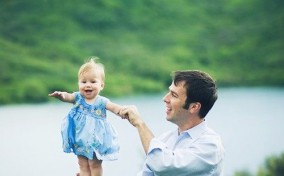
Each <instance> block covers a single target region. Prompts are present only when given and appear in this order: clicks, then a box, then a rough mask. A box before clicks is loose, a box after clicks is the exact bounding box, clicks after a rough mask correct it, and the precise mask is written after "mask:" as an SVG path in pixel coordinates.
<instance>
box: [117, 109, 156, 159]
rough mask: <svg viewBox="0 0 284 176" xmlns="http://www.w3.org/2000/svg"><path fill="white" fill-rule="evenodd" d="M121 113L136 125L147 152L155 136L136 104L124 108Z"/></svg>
mask: <svg viewBox="0 0 284 176" xmlns="http://www.w3.org/2000/svg"><path fill="white" fill-rule="evenodd" d="M119 114H120V115H121V116H123V117H124V118H127V119H128V121H129V122H130V123H131V124H132V125H133V126H134V127H136V129H137V130H138V133H139V136H140V140H141V142H142V145H143V148H144V151H145V153H146V154H147V153H148V150H149V146H150V143H151V140H152V139H153V138H154V135H153V133H152V131H151V130H150V129H149V128H148V126H147V125H146V123H145V122H144V121H143V120H142V119H141V117H140V114H139V112H138V110H137V108H136V106H128V107H125V108H123V109H122V110H121V111H120V112H119Z"/></svg>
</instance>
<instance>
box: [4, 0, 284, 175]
mask: <svg viewBox="0 0 284 176" xmlns="http://www.w3.org/2000/svg"><path fill="white" fill-rule="evenodd" d="M283 5H284V2H283V1H281V0H262V1H259V0H231V1H225V0H215V1H199V0H175V1H174V2H173V1H172V0H163V1H161V0H156V1H151V0H143V1H141V0H71V1H70V0H61V1H58V0H1V2H0V121H1V122H0V123H2V128H0V130H3V131H2V132H3V133H5V134H9V132H8V133H7V130H8V129H10V128H7V126H9V125H11V123H12V124H13V125H18V126H14V128H12V130H13V129H15V128H18V127H19V126H20V124H21V123H22V120H23V118H24V115H22V114H25V113H23V112H22V111H21V110H23V109H22V108H23V107H26V106H27V107H26V108H27V109H25V108H24V109H25V110H23V111H24V112H25V111H28V113H27V114H29V115H27V116H29V117H30V115H31V114H34V113H33V110H34V107H35V106H34V105H36V104H39V103H40V104H42V106H44V107H42V108H43V109H44V110H42V112H45V111H53V110H54V109H53V108H58V106H59V107H61V106H62V104H60V103H59V102H58V101H56V100H52V99H51V98H49V97H48V96H47V95H48V93H50V92H52V91H54V90H65V91H69V92H72V91H76V90H77V72H78V69H79V67H80V66H81V65H82V64H83V63H84V62H85V61H86V60H87V59H88V58H89V57H90V56H97V57H99V58H100V60H99V62H101V63H103V64H104V66H105V71H106V85H105V89H104V90H103V92H102V95H104V96H107V97H110V98H113V99H114V100H117V101H118V102H121V103H123V104H124V103H133V104H138V105H139V104H141V106H140V108H141V109H143V110H145V111H147V112H148V111H149V114H147V113H145V115H153V111H156V109H154V110H153V109H151V107H149V108H150V109H151V110H149V109H148V110H147V109H146V108H147V106H146V105H145V104H147V102H148V100H147V101H146V100H144V99H143V98H142V99H143V100H141V97H144V96H146V97H148V98H151V97H152V99H151V100H149V102H152V101H155V102H159V103H161V104H159V103H158V104H157V105H155V106H157V109H158V107H162V108H163V104H162V101H161V99H162V95H161V93H163V92H164V91H166V90H167V87H168V86H169V83H170V82H171V77H170V74H171V72H172V71H174V70H181V69H198V70H203V71H206V72H208V73H209V74H211V75H212V76H213V77H214V78H215V79H216V81H217V84H218V86H219V88H220V92H221V93H220V95H221V96H220V103H219V104H217V105H216V106H217V107H216V109H217V110H218V107H220V111H217V110H216V111H217V112H216V113H214V111H213V113H212V115H214V114H215V115H217V116H222V115H224V114H226V113H222V112H224V111H225V110H228V109H230V111H229V112H228V111H227V112H228V116H230V115H231V113H235V116H236V118H238V117H239V116H242V117H243V118H244V119H246V118H248V117H245V114H247V113H244V111H242V110H239V109H238V108H239V107H240V106H239V105H240V104H243V103H244V102H247V103H248V102H249V103H251V104H249V105H252V104H253V105H255V106H256V108H255V109H254V110H255V112H256V111H259V110H260V109H261V110H264V111H265V110H266V111H265V112H258V113H259V114H257V115H255V114H254V115H251V116H252V117H256V116H261V115H263V118H264V119H267V118H268V117H269V119H267V120H272V119H271V118H276V117H278V119H277V120H275V119H274V120H275V121H278V124H279V123H280V122H283V123H284V120H283V119H282V118H280V117H283V113H284V112H283V110H282V109H283V108H281V107H280V106H283V101H282V100H283V99H282V98H284V97H283V94H284V58H283V54H284V11H283ZM228 92H229V93H228ZM222 95H223V96H224V97H222ZM133 97H135V98H133ZM153 97H154V98H153ZM127 98H130V99H131V100H133V101H131V102H129V101H128V99H127ZM132 98H133V99H132ZM236 99H238V100H240V101H239V102H238V101H237V102H238V103H239V104H237V103H236V102H235V100H236ZM248 99H250V100H258V99H259V101H254V102H253V103H252V102H251V101H248ZM51 101H52V102H51ZM231 101H234V103H232V102H231ZM142 102H144V103H142ZM222 102H224V104H221V103H222ZM264 102H273V103H272V104H263V103H264ZM50 103H52V104H56V106H52V105H50ZM230 103H231V106H230V107H227V106H229V104H230ZM27 104H29V105H27ZM225 105H226V106H225ZM270 105H271V107H270ZM51 107H53V108H51ZM64 107H65V106H64ZM64 107H61V108H59V109H60V110H61V111H60V113H58V114H66V113H67V112H68V108H69V107H68V108H67V109H66V107H65V108H64ZM267 107H270V108H267ZM19 108H20V110H19ZM46 108H47V109H46ZM266 108H267V109H266ZM39 109H40V108H39ZM213 109H214V108H213ZM10 111H11V112H10ZM58 111H59V110H58ZM157 111H158V112H161V113H163V109H162V110H157ZM21 112H22V114H19V113H21ZM55 112H57V110H56V111H55ZM236 112H239V114H238V113H237V114H236ZM253 112H254V111H253ZM8 114H9V115H8ZM39 114H41V113H40V112H39ZM157 115H158V114H157ZM215 115H214V116H215ZM18 116H23V117H22V119H20V120H19V119H17V118H19V117H18ZM63 116H64V115H63ZM63 116H62V115H61V116H57V117H56V118H57V119H60V118H61V117H63ZM159 116H161V117H163V116H164V115H159ZM251 116H249V117H251ZM11 117H14V118H15V120H14V121H13V122H11V119H14V118H11ZM35 118H36V117H35ZM214 118H215V117H213V118H212V121H214V120H213V119H214ZM251 119H254V118H251ZM163 120H164V119H159V121H163ZM217 120H218V119H217ZM227 120H228V119H227ZM281 120H282V121H281ZM220 121H222V120H220ZM217 122H219V121H217ZM261 122H263V125H265V124H267V121H265V120H264V121H261ZM261 122H260V123H261ZM59 123H60V122H59ZM116 123H118V122H116ZM149 123H151V121H150V120H149ZM228 123H232V122H228ZM244 123H245V121H244ZM4 124H5V125H6V126H5V127H6V128H4ZM217 124H222V123H217ZM217 124H216V125H215V123H214V122H212V125H213V126H215V128H217V129H218V128H221V129H220V131H219V132H220V133H221V134H223V135H225V139H224V143H225V144H227V143H230V142H232V141H230V140H229V139H230V135H228V134H230V130H231V128H226V127H225V128H224V126H226V124H223V126H218V125H217ZM26 125H27V126H26V127H27V128H28V127H29V126H30V125H31V124H26ZM58 125H59V124H58ZM158 125H159V123H158ZM274 125H275V124H271V126H270V127H269V128H265V129H266V130H267V131H265V130H264V132H265V134H268V133H269V134H271V136H270V135H268V136H267V138H274V137H275V136H274V135H272V134H274V132H275V133H276V131H273V130H275V129H277V130H278V131H277V132H280V134H284V130H283V129H278V128H277V127H276V126H274ZM276 125H277V124H276ZM0 127H1V126H0ZM57 127H58V126H53V127H52V128H51V129H53V128H57ZM261 127H263V126H261V125H260V126H259V129H260V128H261ZM266 127H267V126H266ZM123 128H124V127H123ZM126 128H131V127H130V126H129V127H128V126H127V127H126ZM153 128H156V127H154V126H153ZM279 128H280V127H279ZM217 129H216V130H217ZM250 130H251V129H248V131H247V133H249V131H250ZM157 132H160V131H157ZM3 133H1V134H0V136H1V135H2V137H3V139H7V141H6V142H8V141H9V140H10V138H11V136H6V138H5V137H4V136H3ZM134 133H135V132H134ZM247 133H244V135H245V134H247ZM29 134H34V131H31V133H29ZM29 134H27V136H29ZM55 135H59V134H57V133H56V134H55ZM12 136H13V135H12ZM15 136H17V135H16V134H15ZM46 136H49V135H47V134H46ZM59 140H60V139H59ZM134 140H137V143H138V144H137V145H138V146H139V145H140V144H139V140H138V139H134ZM4 141H5V140H4ZM16 141H17V140H15V143H16ZM279 141H284V138H283V137H282V136H279V137H276V138H275V141H273V142H271V141H268V144H264V145H265V146H269V145H271V143H274V142H275V143H277V142H279ZM4 143H5V142H4ZM228 145H229V144H228ZM275 145H277V146H279V145H280V147H279V148H277V149H275V150H274V151H273V150H270V152H266V153H263V152H262V154H261V155H258V154H256V155H255V156H261V157H260V158H261V159H259V160H258V162H259V163H261V161H265V158H266V156H267V155H268V156H270V154H275V153H276V156H273V157H272V159H271V158H270V159H271V160H273V163H274V164H272V165H273V166H271V168H274V170H277V169H278V164H277V163H278V161H279V163H280V164H279V165H282V172H280V173H282V175H283V174H284V171H283V170H284V169H283V167H284V166H283V165H284V161H283V160H284V157H283V156H282V155H281V154H279V153H281V151H282V150H283V151H284V144H283V143H282V144H281V143H280V144H279V145H278V143H277V144H275ZM282 145H283V146H282ZM8 146H9V145H7V148H6V149H7V150H11V149H9V148H10V147H8ZM26 147H27V146H26ZM60 147H61V146H59V147H58V146H57V148H60ZM232 147H233V146H232ZM235 147H236V148H238V147H237V146H235ZM233 148H234V147H233ZM233 148H232V152H233V151H234V149H233ZM252 148H255V146H253V147H252ZM0 149H1V147H0ZM2 149H3V148H2ZM229 149H230V148H229ZM229 153H230V152H229ZM245 155H247V154H245ZM229 156H230V155H229ZM279 156H280V158H277V157H279ZM281 156H282V158H281ZM3 157H4V156H2V157H1V158H3ZM7 157H8V156H7ZM141 158H142V159H141V160H142V161H143V155H142V154H141ZM229 158H230V157H229ZM278 159H279V160H278ZM260 160H261V161H260ZM267 160H268V159H267ZM240 163H243V162H242V161H241V159H240ZM259 163H255V166H253V168H254V169H252V168H251V167H248V168H245V167H243V165H240V166H239V167H238V168H231V169H230V170H229V171H228V172H227V175H238V176H244V175H256V174H257V173H258V174H263V173H264V171H263V170H265V169H263V168H266V166H267V167H268V166H269V168H270V165H269V164H266V165H265V164H264V166H262V169H258V166H259ZM268 163H269V162H268ZM275 163H276V164H275ZM75 164H76V163H75ZM1 167H2V166H1ZM1 167H0V174H1V173H2V174H4V173H7V172H8V171H9V170H10V169H6V170H5V168H9V167H8V166H7V167H3V168H1ZM112 167H113V166H112ZM275 168H276V169H275ZM243 169H244V171H243ZM62 170H64V169H62ZM259 170H261V171H259ZM271 170H273V169H271ZM135 171H136V170H135ZM74 172H75V171H74ZM2 174H1V175H2ZM4 175H5V174H4ZM29 175H32V174H31V173H29ZM35 175H36V174H35ZM55 175H56V174H55ZM61 175H64V174H63V173H61ZM112 175H113V174H112ZM125 175H127V174H125ZM130 175H131V174H130Z"/></svg>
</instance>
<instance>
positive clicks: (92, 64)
mask: <svg viewBox="0 0 284 176" xmlns="http://www.w3.org/2000/svg"><path fill="white" fill-rule="evenodd" d="M98 59H99V58H98V57H90V58H89V60H88V61H87V62H86V63H85V64H83V65H82V66H81V67H80V69H79V71H78V78H79V77H80V76H81V75H82V74H84V73H86V72H88V71H90V70H94V71H96V72H97V73H98V74H100V75H101V79H102V81H103V82H104V81H105V70H104V65H103V64H101V63H97V62H96V60H98Z"/></svg>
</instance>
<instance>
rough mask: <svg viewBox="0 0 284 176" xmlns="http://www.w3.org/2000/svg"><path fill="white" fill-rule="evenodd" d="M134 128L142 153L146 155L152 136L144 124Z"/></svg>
mask: <svg viewBox="0 0 284 176" xmlns="http://www.w3.org/2000/svg"><path fill="white" fill-rule="evenodd" d="M136 128H137V130H138V133H139V136H140V139H141V142H142V145H143V148H144V151H145V153H146V154H147V152H148V149H149V146H150V143H151V140H152V139H153V138H154V135H153V133H152V131H151V130H150V129H149V128H148V126H147V125H146V124H145V123H144V122H142V123H140V124H138V125H137V126H136Z"/></svg>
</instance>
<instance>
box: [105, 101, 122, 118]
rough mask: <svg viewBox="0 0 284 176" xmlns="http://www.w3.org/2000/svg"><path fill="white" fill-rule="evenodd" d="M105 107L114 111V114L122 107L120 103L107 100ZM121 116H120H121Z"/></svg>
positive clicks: (117, 113)
mask: <svg viewBox="0 0 284 176" xmlns="http://www.w3.org/2000/svg"><path fill="white" fill-rule="evenodd" d="M106 109H107V110H109V111H111V112H112V113H114V114H115V115H118V116H120V115H119V111H120V110H121V109H122V106H121V105H118V104H116V103H113V102H111V101H108V102H107V104H106ZM121 117H122V116H121Z"/></svg>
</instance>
